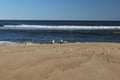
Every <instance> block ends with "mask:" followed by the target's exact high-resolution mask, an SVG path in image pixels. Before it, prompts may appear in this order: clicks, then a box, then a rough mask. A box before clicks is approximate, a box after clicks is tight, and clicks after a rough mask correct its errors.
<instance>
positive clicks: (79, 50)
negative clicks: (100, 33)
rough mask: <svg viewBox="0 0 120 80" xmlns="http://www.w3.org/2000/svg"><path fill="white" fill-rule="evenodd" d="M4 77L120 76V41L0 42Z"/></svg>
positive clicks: (107, 79) (103, 79)
mask: <svg viewBox="0 0 120 80" xmlns="http://www.w3.org/2000/svg"><path fill="white" fill-rule="evenodd" d="M0 80H120V44H119V43H65V44H40V45H12V46H10V45H8V46H0Z"/></svg>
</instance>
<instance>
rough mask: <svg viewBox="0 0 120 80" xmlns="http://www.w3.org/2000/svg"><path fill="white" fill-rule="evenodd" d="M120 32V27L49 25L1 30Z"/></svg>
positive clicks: (10, 27) (6, 27) (13, 27)
mask: <svg viewBox="0 0 120 80" xmlns="http://www.w3.org/2000/svg"><path fill="white" fill-rule="evenodd" d="M9 29H15V30H112V29H113V30H118V29H120V26H69V25H68V26H67V25H63V26H48V25H25V24H22V25H3V26H1V27H0V30H9Z"/></svg>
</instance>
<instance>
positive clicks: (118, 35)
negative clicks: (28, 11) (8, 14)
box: [0, 20, 120, 44]
mask: <svg viewBox="0 0 120 80" xmlns="http://www.w3.org/2000/svg"><path fill="white" fill-rule="evenodd" d="M52 40H54V41H55V42H56V43H59V42H60V41H61V40H63V41H66V42H70V43H71V42H120V21H62V20H61V21H58V20H57V21H56V20H52V21H51V20H50V21H48V20H44V21H42V20H0V44H15V43H37V44H42V43H50V42H51V41H52Z"/></svg>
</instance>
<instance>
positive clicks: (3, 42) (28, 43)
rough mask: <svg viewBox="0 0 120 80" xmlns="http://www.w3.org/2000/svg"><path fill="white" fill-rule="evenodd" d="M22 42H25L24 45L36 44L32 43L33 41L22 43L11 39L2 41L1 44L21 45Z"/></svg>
mask: <svg viewBox="0 0 120 80" xmlns="http://www.w3.org/2000/svg"><path fill="white" fill-rule="evenodd" d="M20 44H23V45H34V44H35V43H32V42H23V43H20V42H11V41H0V46H2V45H3V46H4V45H20Z"/></svg>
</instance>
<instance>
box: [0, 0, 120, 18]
mask: <svg viewBox="0 0 120 80" xmlns="http://www.w3.org/2000/svg"><path fill="white" fill-rule="evenodd" d="M0 20H120V0H0Z"/></svg>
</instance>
